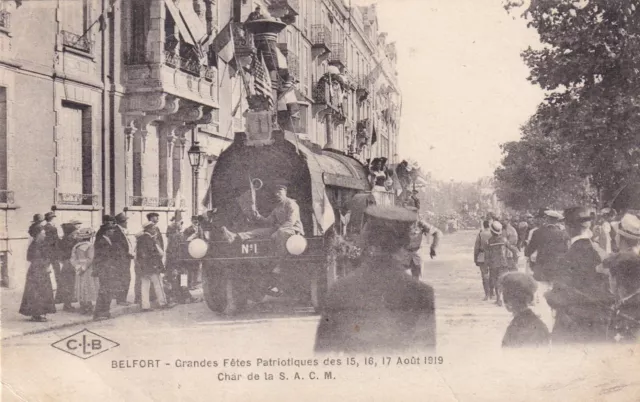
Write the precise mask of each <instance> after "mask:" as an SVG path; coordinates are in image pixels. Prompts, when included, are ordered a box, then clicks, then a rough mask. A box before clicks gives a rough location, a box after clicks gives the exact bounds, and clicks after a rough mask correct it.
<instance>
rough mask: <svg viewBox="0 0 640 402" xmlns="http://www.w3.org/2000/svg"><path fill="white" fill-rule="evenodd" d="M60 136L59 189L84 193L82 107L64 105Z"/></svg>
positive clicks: (73, 192) (70, 192) (71, 192)
mask: <svg viewBox="0 0 640 402" xmlns="http://www.w3.org/2000/svg"><path fill="white" fill-rule="evenodd" d="M60 114H61V115H60V129H61V136H60V137H59V138H58V159H57V160H58V178H59V182H58V190H59V192H61V193H68V194H82V109H81V108H80V107H76V106H72V105H63V106H62V109H61V113H60Z"/></svg>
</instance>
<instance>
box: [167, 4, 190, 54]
mask: <svg viewBox="0 0 640 402" xmlns="http://www.w3.org/2000/svg"><path fill="white" fill-rule="evenodd" d="M164 4H165V5H166V6H167V10H169V14H171V17H172V18H173V20H174V21H175V22H176V25H177V26H178V31H180V34H181V35H182V38H183V39H184V40H185V42H187V43H188V44H190V45H195V44H196V42H195V40H194V38H193V35H192V34H191V31H189V29H187V24H186V23H185V21H184V20H183V19H182V16H181V15H180V10H178V7H176V5H175V4H174V3H173V0H164Z"/></svg>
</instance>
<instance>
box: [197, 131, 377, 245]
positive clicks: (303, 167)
mask: <svg viewBox="0 0 640 402" xmlns="http://www.w3.org/2000/svg"><path fill="white" fill-rule="evenodd" d="M256 179H258V180H256ZM282 181H285V182H286V183H288V186H287V193H288V196H289V197H290V198H293V199H294V200H296V201H297V202H298V205H299V206H300V215H301V220H302V224H303V226H304V228H305V233H307V234H312V233H315V234H320V233H323V232H325V231H326V230H327V229H329V228H330V227H331V226H332V225H333V224H334V223H335V214H334V211H333V210H334V208H340V207H341V206H342V205H345V204H346V203H347V202H348V201H349V200H347V199H342V198H340V197H341V195H340V194H349V195H350V196H353V195H354V194H356V193H358V192H363V191H370V189H371V185H370V183H369V181H368V177H367V172H366V169H365V167H364V165H362V163H360V162H359V161H358V160H356V159H354V158H352V157H350V156H347V155H344V154H341V153H339V152H334V151H327V150H320V149H312V148H311V147H308V146H306V145H305V144H303V143H302V142H301V141H299V140H298V139H296V136H295V134H294V133H292V132H282V131H274V133H273V142H272V144H270V145H263V146H249V145H247V138H246V134H244V133H238V134H236V138H235V141H234V142H233V144H232V145H231V146H229V147H228V148H227V149H226V150H225V151H223V152H222V153H221V154H220V157H219V158H218V160H217V163H216V167H215V169H214V171H213V174H212V177H211V182H210V187H209V193H208V198H207V199H206V200H205V204H208V205H209V206H210V207H212V208H217V210H218V212H217V214H216V215H218V216H219V217H220V219H221V222H219V224H220V225H225V226H229V227H232V228H234V230H244V229H246V228H247V227H244V226H243V225H244V224H245V223H246V222H245V221H246V219H244V217H246V216H250V214H251V210H250V205H251V203H252V202H251V201H252V198H254V199H255V204H256V206H257V209H258V211H259V212H260V213H261V214H262V215H263V216H267V214H268V213H269V211H271V210H272V209H273V208H274V206H275V199H274V197H273V194H274V191H273V190H274V189H275V184H276V183H278V182H282ZM258 182H260V183H262V185H261V186H256V185H255V183H258ZM250 183H254V184H253V186H252V185H251V184H250ZM258 187H259V188H258ZM345 190H346V191H345ZM247 225H248V224H247ZM312 228H313V230H312Z"/></svg>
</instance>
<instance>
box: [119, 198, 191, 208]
mask: <svg viewBox="0 0 640 402" xmlns="http://www.w3.org/2000/svg"><path fill="white" fill-rule="evenodd" d="M184 204H185V201H184V200H181V202H180V206H181V207H182V206H184ZM129 205H131V206H134V207H169V208H174V207H175V206H176V201H175V199H173V198H166V197H141V196H133V195H132V196H130V197H129Z"/></svg>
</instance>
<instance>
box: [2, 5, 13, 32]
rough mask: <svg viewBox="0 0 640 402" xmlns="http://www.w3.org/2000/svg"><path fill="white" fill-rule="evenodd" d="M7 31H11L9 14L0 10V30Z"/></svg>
mask: <svg viewBox="0 0 640 402" xmlns="http://www.w3.org/2000/svg"><path fill="white" fill-rule="evenodd" d="M9 29H11V13H10V12H8V11H6V10H0V30H5V31H8V30H9Z"/></svg>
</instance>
